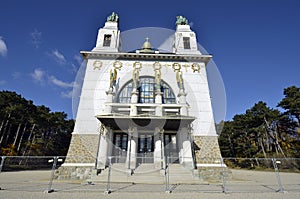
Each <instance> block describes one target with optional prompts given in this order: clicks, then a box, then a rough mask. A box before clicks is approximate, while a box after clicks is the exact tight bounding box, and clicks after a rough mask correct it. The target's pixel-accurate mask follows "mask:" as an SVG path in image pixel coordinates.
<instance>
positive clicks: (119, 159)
mask: <svg viewBox="0 0 300 199" xmlns="http://www.w3.org/2000/svg"><path fill="white" fill-rule="evenodd" d="M127 143H128V135H127V134H126V133H114V140H113V144H114V145H113V147H114V148H113V156H114V157H113V158H112V162H113V163H125V161H126V155H127Z"/></svg>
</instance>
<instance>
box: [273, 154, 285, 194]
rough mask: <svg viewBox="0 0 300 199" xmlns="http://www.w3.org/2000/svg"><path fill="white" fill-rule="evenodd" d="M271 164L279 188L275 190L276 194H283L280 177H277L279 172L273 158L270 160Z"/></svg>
mask: <svg viewBox="0 0 300 199" xmlns="http://www.w3.org/2000/svg"><path fill="white" fill-rule="evenodd" d="M272 162H273V166H274V170H275V174H276V178H277V182H278V187H279V189H278V190H277V192H281V193H283V192H284V190H283V187H282V184H281V179H280V176H279V170H278V166H277V161H276V159H275V158H272Z"/></svg>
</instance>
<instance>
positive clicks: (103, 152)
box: [97, 128, 111, 169]
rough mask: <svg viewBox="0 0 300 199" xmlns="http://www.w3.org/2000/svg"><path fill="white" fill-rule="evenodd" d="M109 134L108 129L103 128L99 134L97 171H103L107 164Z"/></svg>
mask: <svg viewBox="0 0 300 199" xmlns="http://www.w3.org/2000/svg"><path fill="white" fill-rule="evenodd" d="M110 132H111V130H110V129H109V128H104V129H103V130H102V131H101V132H100V144H99V146H98V147H99V153H98V157H97V161H98V164H97V169H105V165H106V162H107V151H108V139H109V138H108V137H109V136H108V134H109V133H110Z"/></svg>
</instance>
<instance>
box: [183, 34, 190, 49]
mask: <svg viewBox="0 0 300 199" xmlns="http://www.w3.org/2000/svg"><path fill="white" fill-rule="evenodd" d="M183 48H184V49H191V45H190V38H189V37H183Z"/></svg>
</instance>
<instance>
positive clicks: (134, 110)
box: [106, 103, 187, 116]
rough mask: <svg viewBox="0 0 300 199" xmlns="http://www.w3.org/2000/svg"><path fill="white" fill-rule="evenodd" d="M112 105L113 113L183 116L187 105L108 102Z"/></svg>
mask: <svg viewBox="0 0 300 199" xmlns="http://www.w3.org/2000/svg"><path fill="white" fill-rule="evenodd" d="M106 105H107V106H111V113H113V114H114V113H117V114H122V115H128V116H132V115H134V116H181V115H185V114H183V113H182V109H186V108H187V105H180V104H138V103H137V104H121V103H108V104H106Z"/></svg>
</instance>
